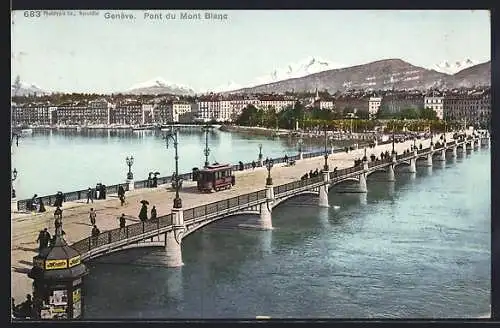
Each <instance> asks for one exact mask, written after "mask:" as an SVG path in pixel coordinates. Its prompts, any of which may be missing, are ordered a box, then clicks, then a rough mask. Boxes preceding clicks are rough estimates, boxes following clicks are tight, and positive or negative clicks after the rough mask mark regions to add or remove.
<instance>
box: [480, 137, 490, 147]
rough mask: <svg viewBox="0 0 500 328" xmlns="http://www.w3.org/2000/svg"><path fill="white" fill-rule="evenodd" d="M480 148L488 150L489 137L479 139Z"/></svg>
mask: <svg viewBox="0 0 500 328" xmlns="http://www.w3.org/2000/svg"><path fill="white" fill-rule="evenodd" d="M481 146H482V147H484V148H488V147H489V146H490V137H489V136H487V137H483V138H481Z"/></svg>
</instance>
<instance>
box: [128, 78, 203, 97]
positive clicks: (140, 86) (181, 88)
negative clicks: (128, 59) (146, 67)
mask: <svg viewBox="0 0 500 328" xmlns="http://www.w3.org/2000/svg"><path fill="white" fill-rule="evenodd" d="M126 93H133V94H162V93H169V94H177V95H192V94H194V90H193V89H191V88H190V87H188V86H185V85H181V84H176V83H172V82H169V81H166V80H165V79H164V78H162V77H156V78H154V79H151V80H148V81H145V82H141V83H137V84H134V85H133V86H131V87H130V88H129V89H128V90H127V91H126Z"/></svg>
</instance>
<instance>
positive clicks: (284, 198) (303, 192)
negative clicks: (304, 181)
mask: <svg viewBox="0 0 500 328" xmlns="http://www.w3.org/2000/svg"><path fill="white" fill-rule="evenodd" d="M304 195H314V196H318V195H319V192H318V191H314V190H306V191H302V192H299V193H296V194H291V195H287V196H285V197H282V198H279V199H278V198H277V199H275V200H274V203H273V209H274V208H275V207H277V206H279V205H282V204H283V203H285V202H286V201H287V200H290V199H292V198H295V197H298V196H304Z"/></svg>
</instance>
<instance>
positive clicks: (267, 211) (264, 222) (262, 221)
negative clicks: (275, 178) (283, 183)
mask: <svg viewBox="0 0 500 328" xmlns="http://www.w3.org/2000/svg"><path fill="white" fill-rule="evenodd" d="M273 202H274V189H273V185H266V202H265V203H262V204H260V216H259V220H258V227H259V228H261V229H263V230H271V229H273V220H272V212H273Z"/></svg>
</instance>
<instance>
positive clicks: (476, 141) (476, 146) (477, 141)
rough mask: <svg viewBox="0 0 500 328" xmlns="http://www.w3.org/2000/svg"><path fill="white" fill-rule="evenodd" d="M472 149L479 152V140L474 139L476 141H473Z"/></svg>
mask: <svg viewBox="0 0 500 328" xmlns="http://www.w3.org/2000/svg"><path fill="white" fill-rule="evenodd" d="M472 148H473V149H474V150H478V149H479V139H474V140H473V141H472Z"/></svg>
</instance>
